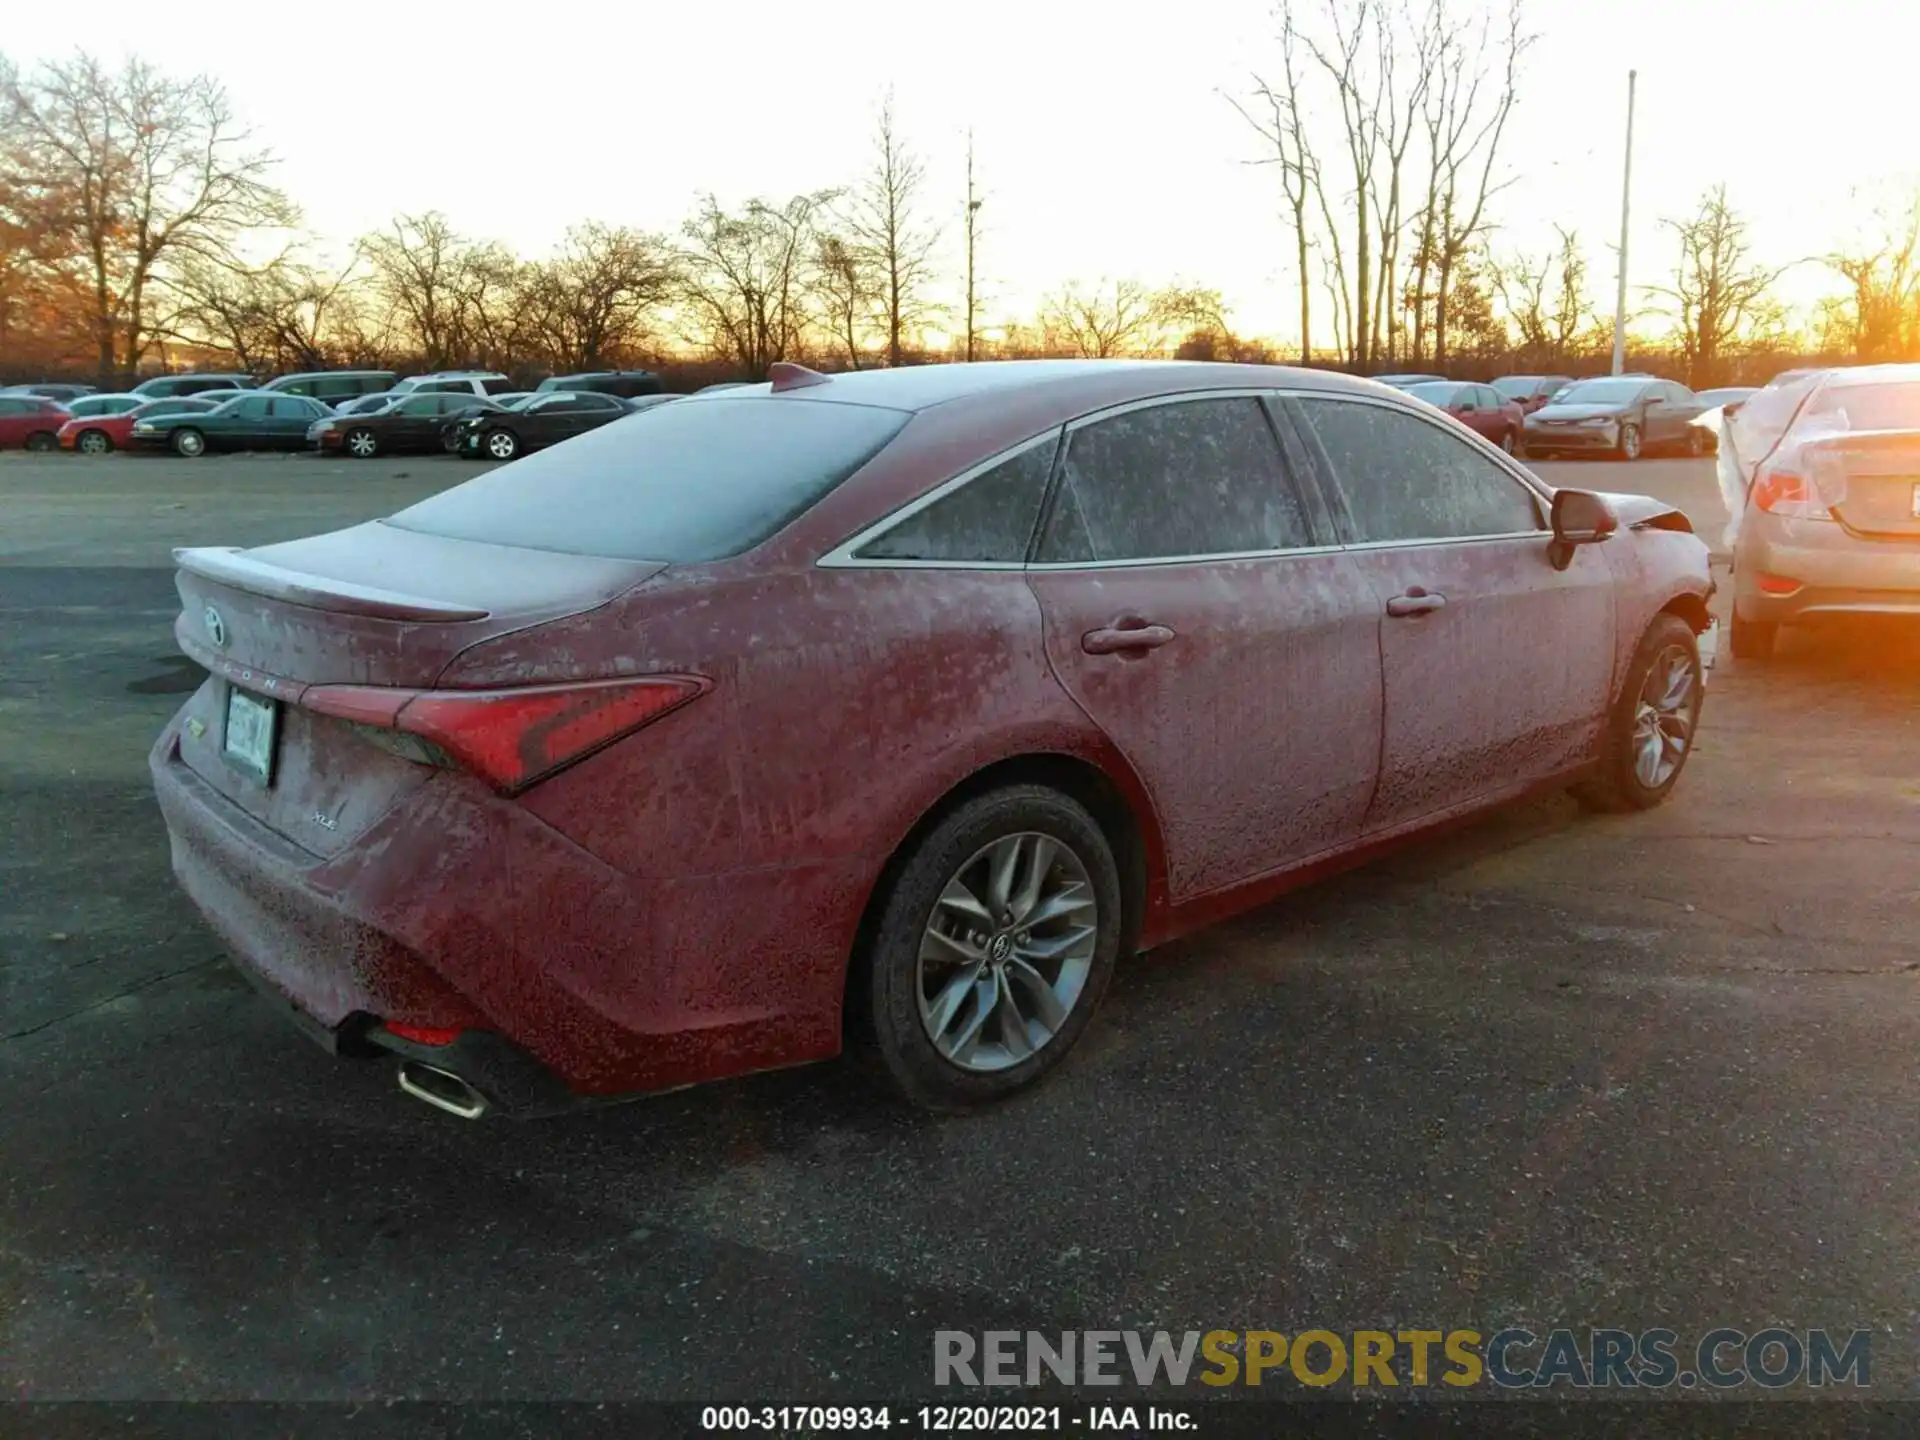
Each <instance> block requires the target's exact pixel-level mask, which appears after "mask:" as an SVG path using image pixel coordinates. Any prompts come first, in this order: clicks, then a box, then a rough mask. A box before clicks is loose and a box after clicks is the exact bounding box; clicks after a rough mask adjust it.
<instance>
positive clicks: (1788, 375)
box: [1767, 366, 1825, 386]
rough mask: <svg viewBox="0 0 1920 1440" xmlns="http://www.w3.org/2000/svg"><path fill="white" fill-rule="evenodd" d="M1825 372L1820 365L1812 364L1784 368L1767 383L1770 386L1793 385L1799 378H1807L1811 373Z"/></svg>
mask: <svg viewBox="0 0 1920 1440" xmlns="http://www.w3.org/2000/svg"><path fill="white" fill-rule="evenodd" d="M1824 373H1825V371H1824V370H1823V369H1822V368H1821V367H1819V366H1812V367H1808V368H1804V369H1799V370H1782V371H1781V372H1780V373H1779V374H1778V375H1776V376H1774V377H1773V378H1772V379H1771V380H1769V381H1767V385H1768V386H1773V385H1791V384H1793V383H1794V382H1795V381H1797V380H1805V379H1806V378H1807V377H1809V376H1811V375H1820V374H1824Z"/></svg>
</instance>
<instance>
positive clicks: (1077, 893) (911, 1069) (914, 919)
mask: <svg viewBox="0 0 1920 1440" xmlns="http://www.w3.org/2000/svg"><path fill="white" fill-rule="evenodd" d="M1119 944H1120V872H1119V868H1118V867H1117V866H1116V865H1115V864H1114V859H1113V852H1112V850H1111V849H1110V848H1109V847H1108V845H1107V841H1106V837H1105V836H1104V835H1103V834H1102V833H1101V830H1100V827H1099V825H1098V824H1097V823H1095V821H1094V819H1093V817H1092V816H1091V815H1089V814H1088V813H1087V811H1086V810H1085V809H1084V808H1083V807H1082V806H1080V805H1079V804H1078V803H1076V802H1075V801H1073V800H1071V799H1069V798H1068V797H1067V796H1065V795H1062V794H1060V793H1059V792H1058V791H1056V790H1050V789H1047V788H1046V787H1044V786H1039V785H1015V786H1009V787H1008V788H1006V789H1004V790H996V791H993V792H991V793H989V794H986V795H982V796H980V797H978V798H977V799H974V800H970V801H968V802H967V803H966V804H964V805H962V806H960V807H959V808H958V809H956V810H955V811H953V812H952V813H951V814H949V815H947V816H946V817H945V818H944V819H942V820H940V821H939V822H938V823H937V824H935V825H934V826H933V828H932V829H931V830H929V831H928V832H927V834H926V835H925V836H924V837H923V838H922V839H921V840H920V841H919V842H918V843H917V844H916V845H915V847H914V849H913V852H912V853H911V855H909V856H908V858H907V860H906V863H905V865H904V866H903V867H902V868H901V870H900V871H899V873H898V875H897V876H896V877H895V879H894V881H893V883H892V885H891V887H890V889H889V890H888V892H887V895H886V897H885V899H884V901H883V902H882V909H881V912H880V918H879V922H878V925H877V926H876V928H875V930H874V933H873V938H872V942H871V945H870V948H869V952H868V954H867V956H866V962H867V975H866V990H867V995H866V999H867V1006H866V1010H867V1016H868V1018H869V1020H870V1021H871V1024H872V1031H873V1038H874V1041H875V1044H876V1047H877V1049H878V1051H879V1055H880V1058H881V1060H882V1061H883V1062H884V1063H885V1065H886V1068H887V1070H888V1072H889V1074H890V1075H891V1077H892V1079H893V1082H894V1083H895V1085H897V1086H898V1087H899V1089H900V1090H901V1091H902V1093H904V1094H905V1095H906V1097H907V1098H908V1099H909V1100H911V1101H913V1102H914V1103H915V1104H917V1105H921V1106H924V1107H926V1108H928V1109H932V1110H964V1109H967V1108H969V1107H971V1106H975V1105H981V1104H985V1103H988V1102H990V1101H994V1100H998V1099H1000V1098H1002V1097H1003V1096H1006V1095H1010V1094H1012V1093H1013V1092H1014V1091H1016V1090H1019V1089H1021V1088H1022V1087H1024V1086H1026V1085H1029V1084H1032V1083H1033V1082H1034V1081H1035V1080H1038V1079H1039V1078H1040V1077H1041V1076H1042V1075H1044V1074H1045V1073H1046V1072H1047V1071H1049V1070H1051V1069H1052V1068H1053V1067H1054V1066H1055V1065H1056V1064H1058V1063H1059V1062H1060V1060H1061V1059H1062V1057H1064V1056H1065V1055H1066V1053H1067V1051H1068V1050H1070V1049H1072V1048H1073V1045H1074V1042H1075V1041H1077V1040H1078V1039H1079V1038H1080V1034H1081V1032H1082V1031H1083V1030H1085V1029H1086V1026H1087V1023H1088V1021H1089V1020H1091V1019H1092V1017H1093V1012H1094V1010H1095V1009H1096V1008H1098V1006H1099V1004H1100V999H1101V996H1102V995H1104V994H1105V993H1106V988H1107V981H1108V980H1109V979H1110V978H1111V976H1112V974H1113V963H1114V956H1115V953H1116V952H1117V950H1118V949H1119Z"/></svg>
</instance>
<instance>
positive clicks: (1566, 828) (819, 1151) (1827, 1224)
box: [0, 454, 1920, 1403]
mask: <svg viewBox="0 0 1920 1440" xmlns="http://www.w3.org/2000/svg"><path fill="white" fill-rule="evenodd" d="M475 468H477V467H474V466H469V465H463V464H461V463H459V462H454V461H449V460H441V459H437V458H436V459H426V460H417V461H414V460H410V461H383V462H378V463H371V464H355V463H351V462H320V461H315V460H308V459H278V458H272V459H270V458H251V457H231V458H219V459H209V460H205V461H200V462H178V461H173V460H151V461H144V460H136V459H128V458H122V457H110V458H108V459H106V460H103V461H97V462H95V461H82V460H78V459H75V458H72V457H27V456H22V455H19V454H6V455H0V827H3V829H4V835H5V845H4V849H3V850H0V1393H4V1394H7V1395H11V1396H15V1397H18V1398H36V1399H67V1398H73V1399H106V1400H115V1401H136V1400H149V1399H162V1398H166V1399H188V1400H228V1399H242V1398H259V1399H273V1400H283V1401H301V1400H372V1399H378V1398H388V1397H413V1398H421V1399H454V1400H459V1399H488V1400H507V1399H535V1400H545V1399H569V1398H593V1399H601V1398H607V1399H616V1398H631V1399H680V1400H692V1401H703V1402H711V1401H714V1400H722V1399H739V1398H744V1397H749V1396H750V1397H755V1398H761V1399H774V1400H783V1399H784V1400H792V1401H821V1400H833V1401H837V1402H840V1403H854V1402H857V1403H878V1402H879V1401H882V1400H887V1399H892V1400H894V1401H895V1402H896V1403H897V1402H898V1401H899V1400H901V1399H904V1398H905V1397H906V1396H908V1395H911V1394H917V1393H922V1392H924V1390H925V1388H926V1386H927V1384H928V1381H929V1378H930V1374H929V1372H930V1360H931V1353H932V1338H931V1337H932V1332H933V1331H934V1330H935V1329H936V1328H963V1329H973V1330H976V1331H977V1330H980V1329H983V1328H989V1327H997V1328H1037V1329H1043V1330H1047V1331H1058V1330H1062V1329H1085V1328H1089V1327H1092V1328H1121V1327H1134V1326H1142V1327H1149V1328H1166V1329H1170V1330H1176V1331H1178V1330H1184V1329H1188V1328H1198V1329H1210V1328H1215V1327H1220V1328H1229V1329H1246V1328H1271V1329H1275V1330H1279V1331H1283V1332H1288V1333H1295V1332H1298V1331H1299V1330H1302V1329H1305V1328H1308V1327H1309V1326H1320V1327H1324V1328H1328V1329H1332V1330H1335V1331H1341V1330H1348V1331H1350V1330H1353V1329H1356V1328H1378V1329H1384V1330H1392V1329H1395V1328H1400V1327H1419V1326H1427V1327H1431V1328H1436V1329H1451V1328H1457V1327H1462V1326H1466V1327H1472V1328H1476V1329H1479V1330H1481V1331H1482V1332H1483V1333H1485V1332H1491V1331H1492V1330H1495V1329H1498V1328H1500V1327H1502V1326H1506V1325H1510V1324H1521V1325H1526V1326H1528V1327H1530V1328H1532V1329H1534V1330H1536V1331H1538V1332H1541V1333H1544V1332H1545V1331H1546V1330H1548V1329H1550V1328H1552V1327H1554V1326H1555V1325H1578V1326H1584V1325H1588V1324H1593V1325H1611V1326H1619V1327H1622V1328H1626V1329H1631V1330H1639V1329H1643V1328H1645V1327H1647V1326H1653V1325H1666V1326H1669V1327H1671V1328H1673V1329H1675V1330H1677V1331H1679V1332H1680V1333H1681V1334H1682V1335H1683V1336H1697V1335H1698V1334H1700V1333H1702V1332H1704V1331H1705V1330H1707V1329H1710V1328H1712V1327H1715V1326H1719V1325H1727V1326H1733V1327H1737V1328H1741V1329H1744V1330H1749V1331H1752V1330H1757V1329H1759V1328H1761V1327H1762V1326H1763V1325H1767V1324H1777V1325H1785V1326H1789V1327H1811V1326H1828V1327H1833V1328H1838V1329H1850V1328H1853V1327H1855V1326H1860V1327H1868V1328H1871V1329H1872V1330H1873V1331H1874V1334H1875V1342H1874V1343H1875V1349H1874V1356H1873V1360H1874V1366H1873V1378H1874V1390H1875V1392H1876V1393H1877V1394H1879V1395H1881V1396H1905V1397H1908V1398H1920V1385H1917V1384H1916V1382H1915V1380H1914V1376H1915V1373H1916V1371H1915V1360H1916V1359H1917V1358H1920V1348H1917V1347H1916V1346H1915V1344H1914V1338H1913V1332H1914V1326H1915V1322H1916V1320H1920V1210H1917V1209H1916V1207H1915V1204H1914V1196H1915V1195H1916V1194H1917V1193H1920V1105H1916V1104H1915V1099H1914V1086H1913V1079H1912V1075H1913V1055H1914V1052H1915V1048H1916V1043H1917V1042H1920V1016H1917V1015H1916V1006H1915V999H1916V983H1917V982H1920V932H1917V931H1916V930H1915V927H1914V925H1913V915H1914V914H1915V908H1914V907H1915V902H1916V900H1920V879H1916V875H1917V874H1920V870H1917V868H1916V864H1915V860H1916V856H1920V849H1916V846H1920V779H1916V776H1920V768H1916V766H1915V763H1914V756H1915V753H1916V748H1920V726H1916V723H1915V719H1914V716H1915V714H1916V702H1920V663H1916V662H1920V640H1916V638H1915V637H1914V636H1912V635H1910V634H1904V633H1899V632H1887V631H1882V630H1878V629H1863V630H1861V631H1859V632H1849V633H1845V634H1840V635H1836V636H1833V637H1830V638H1827V639H1825V640H1823V641H1821V642H1819V643H1817V644H1809V643H1806V642H1804V641H1803V642H1800V643H1797V644H1790V645H1789V646H1788V647H1786V650H1785V653H1783V655H1782V658H1781V659H1780V660H1779V661H1778V662H1777V663H1776V664H1774V665H1772V666H1769V667H1766V668H1764V669H1761V668H1756V667H1753V666H1740V665H1738V664H1737V663H1732V662H1727V661H1723V663H1722V668H1721V669H1720V670H1719V671H1718V672H1716V674H1715V677H1714V680H1713V684H1712V688H1711V691H1710V698H1709V701H1708V705H1707V710H1706V716H1705V723H1704V727H1703V731H1702V738H1701V743H1700V746H1699V749H1698V752H1697V754H1696V757H1695V759H1694V761H1693V763H1692V768H1691V769H1690V771H1689V773H1688V775H1687V776H1686V777H1685V779H1684V780H1683V781H1682V783H1681V787H1680V789H1679V791H1678V792H1677V794H1676V796H1675V798H1674V800H1673V802H1672V803H1671V804H1670V805H1668V806H1667V807H1665V808H1664V809H1662V810H1660V811H1657V812H1655V813H1653V814H1650V815H1645V816H1637V817H1614V818H1606V819H1596V818H1593V817H1588V816H1584V815H1582V814H1581V813H1580V812H1578V811H1577V809H1576V808H1575V807H1574V806H1573V804H1572V803H1571V802H1570V801H1568V800H1565V799H1562V798H1554V799H1550V800H1546V801H1542V802H1538V803H1535V804H1531V805H1527V806H1524V807H1520V808H1516V809H1512V810H1507V811H1504V812H1501V813H1498V814H1496V815H1494V816H1492V817H1491V818H1489V819H1487V820H1485V821H1483V822H1481V823H1479V824H1477V825H1476V826H1474V827H1473V828H1471V829H1469V830H1467V831H1464V832H1460V833H1456V834H1454V835H1451V836H1448V837H1446V838H1443V839H1439V840H1435V841H1430V842H1426V843H1423V844H1421V845H1418V846H1416V847H1415V848H1412V849H1409V850H1406V851H1403V852H1402V853H1401V854H1399V855H1398V856H1396V857H1395V858H1393V859H1391V860H1389V861H1387V862H1385V863H1383V864H1379V865H1376V866H1374V867H1372V868H1370V869H1367V870H1364V871H1361V872H1357V873H1354V874H1352V875H1349V876H1347V877H1345V878H1343V879H1340V880H1338V881H1335V882H1333V883H1330V884H1326V885H1322V886H1319V887H1317V888H1314V889H1310V890H1307V891H1304V892H1302V893H1299V894H1297V895H1295V896H1294V897H1292V898H1290V899H1288V900H1286V901H1283V902H1281V903H1279V904H1277V905H1275V906H1273V907H1271V908H1269V909H1267V910H1265V911H1263V912H1260V913H1258V914H1255V915H1253V916H1251V917H1248V918H1246V919H1244V920H1242V921H1240V922H1237V923H1235V924H1233V925H1231V926H1229V927H1226V928H1225V929H1222V930H1220V931H1217V932H1215V933H1213V934H1210V935H1207V936H1204V937H1201V938H1197V939H1195V940H1191V941H1188V942H1183V943H1181V944H1179V945H1176V946H1172V947H1169V948H1168V949H1166V950H1163V951H1159V952H1156V953H1154V954H1153V955H1151V956H1147V957H1144V958H1142V959H1141V960H1139V961H1136V962H1134V963H1132V964H1129V965H1126V966H1124V967H1123V968H1122V971H1121V973H1120V976H1119V978H1118V979H1117V981H1116V983H1115V985H1114V988H1113V991H1112V993H1111V996H1110V998H1109V1001H1108V1004H1107V1007H1106V1010H1105V1012H1104V1014H1103V1016H1102V1018H1101V1019H1100V1021H1099V1022H1098V1023H1097V1024H1096V1025H1095V1026H1094V1028H1093V1029H1092V1030H1091V1031H1090V1032H1089V1035H1088V1038H1087V1040H1086V1041H1085V1042H1084V1043H1083V1045H1082V1047H1081V1049H1080V1051H1079V1053H1078V1054H1077V1056H1076V1057H1075V1058H1074V1059H1073V1060H1072V1061H1071V1062H1070V1063H1069V1064H1068V1065H1067V1066H1066V1067H1065V1068H1064V1069H1063V1070H1062V1071H1060V1072H1058V1073H1057V1074H1056V1075H1055V1077H1054V1078H1053V1079H1052V1080H1051V1081H1050V1082H1049V1083H1047V1084H1046V1085H1045V1086H1043V1087H1042V1088H1041V1089H1040V1090H1039V1091H1037V1092H1036V1093H1034V1094H1032V1095H1029V1096H1027V1097H1024V1098H1022V1099H1019V1100H1017V1101H1015V1102H1013V1103H1011V1104H1009V1105H1007V1106H1005V1107H1003V1108H1000V1109H998V1110H995V1111H992V1112H990V1113H986V1114H982V1115H977V1116H973V1117H968V1118H965V1119H961V1120H933V1119H926V1118H922V1117H919V1116H916V1115H910V1114H905V1113H903V1112H901V1111H900V1110H898V1109H896V1108H894V1107H893V1106H891V1105H889V1104H887V1103H883V1102H882V1101H880V1100H878V1099H876V1098H875V1097H874V1095H873V1094H872V1093H871V1092H870V1091H869V1090H867V1089H866V1088H865V1087H864V1086H863V1084H862V1083H861V1082H859V1081H858V1080H857V1079H856V1078H855V1077H854V1076H852V1075H850V1074H848V1073H847V1072H846V1071H844V1070H843V1069H841V1068H840V1067H838V1066H826V1067H820V1068H817V1069H814V1070H809V1071H802V1072H794V1073H789V1074H782V1075H772V1076H763V1077H758V1078H754V1079H750V1080H746V1081H741V1082H738V1083H733V1084H728V1085H722V1086H715V1087H711V1088H708V1089H703V1090H698V1091H692V1092H685V1093H681V1094H676V1095H671V1096H667V1097H663V1098H661V1099H658V1100H654V1101H649V1102H646V1103H643V1104H639V1105H635V1106H629V1107H623V1108H620V1109H615V1110H610V1111H605V1112H600V1113H594V1114H585V1115H579V1116H574V1117H569V1118H566V1119H561V1120H551V1121H541V1122H531V1123H517V1124H516V1123H504V1124H495V1125H480V1126H468V1125H462V1124H460V1123H459V1122H457V1121H453V1120H450V1119H448V1118H447V1117H444V1116H441V1115H439V1114H437V1113H435V1112H433V1111H430V1110H428V1109H427V1108H425V1107H424V1106H421V1105H419V1104H416V1103H413V1102H410V1101H407V1100H405V1099H404V1098H403V1097H401V1096H400V1095H399V1094H398V1093H397V1091H396V1090H395V1088H394V1082H393V1077H392V1073H391V1071H390V1069H388V1068H386V1067H385V1066H382V1065H368V1066H359V1065H351V1064H348V1063H345V1062H336V1061H333V1060H330V1059H328V1058H327V1057H326V1056H325V1055H323V1054H321V1053H320V1052H319V1051H318V1050H317V1049H316V1048H315V1047H313V1046H311V1045H309V1044H308V1043H307V1042H306V1041H305V1040H303V1039H301V1038H300V1037H298V1036H297V1035H295V1034H294V1033H292V1032H291V1031H290V1030H289V1029H287V1028H286V1027H285V1026H284V1024H283V1022H282V1021H281V1020H280V1019H278V1018H277V1017H276V1016H275V1015H273V1014H271V1013H269V1011H268V1010H267V1008H266V1007H265V1006H264V1005H262V1004H261V1003H260V1002H259V1001H258V1000H257V999H256V997H255V995H254V993H253V991H252V990H251V989H250V988H249V987H248V986H247V985H246V984H245V983H244V982H243V981H242V980H240V979H239V978H238V977H237V976H236V975H235V974H234V973H233V972H232V970H231V969H230V968H229V967H228V966H227V965H226V963H225V962H224V961H223V959H222V958H221V956H220V954H219V952H218V949H217V947H216V946H215V945H214V943H213V942H212V940H211V939H210V938H209V936H208V935H207V933H206V932H204V931H203V930H202V929H201V927H200V925H199V924H198V922H197V920H196V919H195V917H194V915H193V914H192V913H191V912H190V910H189V909H188V907H187V906H186V904H185V903H184V901H183V900H182V899H181V898H180V897H179V896H178V895H177V894H176V892H175V890H174V887H173V884H172V882H171V879H170V876H169V874H168V871H167V861H166V847H165V841H164V836H163V832H162V829H161V826H160V822H159V819H158V816H157V814H156V812H155V810H154V806H153V803H152V800H151V797H150V794H149V791H148V787H147V780H146V775H145V768H144V759H145V753H146V750H147V747H148V744H149V742H150V740H151V737H152V736H153V735H154V733H155V732H156V731H157V730H158V728H159V727H160V725H161V724H162V723H163V721H164V720H165V718H166V717H167V715H168V714H169V713H170V712H171V711H172V709H173V708H174V707H175V706H177V705H178V703H179V700H180V696H181V694H182V693H183V692H184V691H185V690H187V689H191V688H192V686H193V685H194V684H195V683H197V676H196V675H194V674H193V673H191V672H190V671H188V670H187V669H185V668H184V667H183V666H182V665H181V664H179V663H177V661H176V657H175V655H174V653H173V649H172V643H171V634H170V626H171V623H172V619H173V615H174V613H175V608H176V606H175V600H174V595H173V591H172V585H171V571H170V568H169V563H168V552H169V549H170V547H171V546H173V545H175V544H249V543H260V542H263V541H267V540H270V539H277V538H285V537H287V536H291V535H295V534H299V533H305V532H310V531H313V530H317V529H324V528H333V527H336V526H339V525H344V524H349V523H353V522H355V521H358V520H360V519H363V518H366V517H368V516H371V515H374V514H378V513H382V512H384V511H386V510H389V509H392V508H394V507H395V506H397V505H399V504H401V503H404V502H406V501H408V500H410V499H412V498H414V497H416V496H418V495H421V494H424V493H427V492H428V491H430V490H433V489H437V488H439V487H440V486H442V485H444V484H446V483H449V481H450V480H452V479H454V478H458V477H461V476H464V475H466V474H469V473H472V471H473V470H474V469H475ZM1542 468H1543V470H1551V471H1553V472H1556V475H1558V474H1572V475H1575V476H1577V477H1578V480H1577V483H1582V484H1587V485H1590V486H1593V487H1594V488H1601V489H1615V490H1636V489H1637V490H1647V491H1650V492H1653V493H1656V494H1661V495H1664V496H1667V497H1669V498H1672V499H1674V500H1676V501H1678V502H1679V503H1681V504H1682V505H1684V506H1685V507H1686V508H1687V509H1688V511H1689V513H1691V514H1692V515H1693V516H1694V517H1695V520H1696V523H1697V524H1698V526H1699V527H1700V528H1701V530H1702V531H1703V532H1704V533H1708V534H1710V535H1712V536H1715V537H1717V535H1718V532H1719V527H1720V525H1721V524H1722V523H1723V520H1724V515H1723V514H1722V512H1721V511H1720V506H1719V501H1718V499H1717V496H1716V493H1715V489H1714V484H1713V478H1712V472H1711V466H1710V462H1686V461H1655V462H1644V463H1642V464H1640V465H1637V466H1623V465H1613V464H1605V463H1590V464H1584V465H1565V466H1552V467H1542ZM1723 601H1724V596H1723Z"/></svg>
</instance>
